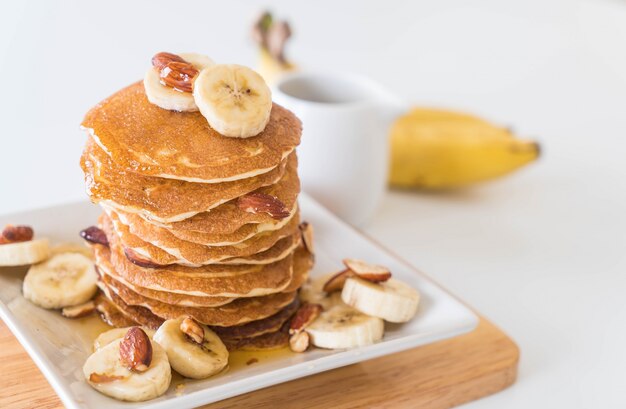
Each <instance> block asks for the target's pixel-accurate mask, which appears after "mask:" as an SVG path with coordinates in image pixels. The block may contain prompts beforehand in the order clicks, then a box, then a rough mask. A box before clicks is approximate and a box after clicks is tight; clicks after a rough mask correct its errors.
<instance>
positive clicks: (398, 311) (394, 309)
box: [341, 277, 420, 323]
mask: <svg viewBox="0 0 626 409" xmlns="http://www.w3.org/2000/svg"><path fill="white" fill-rule="evenodd" d="M341 299H342V300H343V302H345V303H346V304H348V305H350V306H352V307H354V308H356V309H357V310H359V311H361V312H363V313H365V314H368V315H371V316H374V317H379V318H382V319H384V320H385V321H389V322H398V323H400V322H407V321H409V320H410V319H411V318H413V317H414V316H415V314H416V313H417V307H418V305H419V300H420V295H419V292H418V291H417V290H415V289H414V288H412V287H410V286H409V285H408V284H406V283H404V282H402V281H400V280H396V279H393V278H391V279H389V280H387V281H384V282H379V283H373V282H370V281H367V280H364V279H362V278H358V277H351V278H348V279H347V280H346V282H345V284H344V286H343V290H342V291H341Z"/></svg>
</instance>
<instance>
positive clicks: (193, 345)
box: [154, 317, 228, 379]
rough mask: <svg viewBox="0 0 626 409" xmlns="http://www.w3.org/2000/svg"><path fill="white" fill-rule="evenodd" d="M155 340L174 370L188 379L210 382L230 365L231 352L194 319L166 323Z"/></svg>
mask: <svg viewBox="0 0 626 409" xmlns="http://www.w3.org/2000/svg"><path fill="white" fill-rule="evenodd" d="M154 340H155V342H158V343H159V344H160V345H161V346H162V347H163V348H164V349H165V351H166V353H167V357H168V359H169V361H170V364H171V365H172V368H174V370H175V371H176V372H178V373H179V374H181V375H183V376H185V377H187V378H194V379H204V378H208V377H209V376H211V375H215V374H216V373H218V372H220V371H221V370H222V369H224V367H225V366H226V365H227V364H228V350H227V349H226V346H224V344H223V343H222V341H221V340H220V338H219V337H218V336H217V335H216V334H215V333H214V332H213V331H211V330H210V329H209V328H208V327H207V326H206V325H202V324H200V323H198V322H197V321H195V320H194V319H193V318H191V317H181V318H178V319H173V320H167V321H165V322H164V323H163V324H162V325H161V326H160V327H159V329H158V330H157V332H156V333H155V334H154Z"/></svg>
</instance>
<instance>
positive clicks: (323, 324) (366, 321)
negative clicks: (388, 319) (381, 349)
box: [305, 304, 385, 349]
mask: <svg viewBox="0 0 626 409" xmlns="http://www.w3.org/2000/svg"><path fill="white" fill-rule="evenodd" d="M384 330H385V326H384V322H383V320H381V319H380V318H376V317H371V316H369V315H365V314H363V313H362V312H359V311H357V310H355V309H354V308H352V307H350V306H347V305H341V304H340V305H335V306H333V307H331V308H330V309H328V310H326V311H324V312H322V313H321V314H320V316H319V317H317V319H315V321H313V322H312V323H311V324H310V325H309V326H308V327H306V330H305V331H306V332H308V333H309V335H310V338H311V342H312V343H313V345H315V346H317V347H320V348H328V349H343V348H354V347H360V346H364V345H370V344H373V343H375V342H378V341H380V340H381V339H382V338H383V333H384Z"/></svg>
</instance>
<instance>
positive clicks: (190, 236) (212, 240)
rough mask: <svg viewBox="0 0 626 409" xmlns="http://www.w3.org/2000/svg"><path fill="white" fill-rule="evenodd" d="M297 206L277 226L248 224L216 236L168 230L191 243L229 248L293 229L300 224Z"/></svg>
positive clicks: (214, 234) (198, 232) (213, 234)
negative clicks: (261, 236) (282, 230)
mask: <svg viewBox="0 0 626 409" xmlns="http://www.w3.org/2000/svg"><path fill="white" fill-rule="evenodd" d="M297 206H298V204H297V203H296V205H295V206H294V209H293V210H292V211H291V215H290V216H288V217H286V218H284V219H283V220H281V221H280V222H278V223H277V224H270V223H258V224H257V223H250V224H246V225H244V226H242V227H241V228H239V229H237V230H236V231H234V232H232V233H223V234H219V233H218V234H216V233H206V232H200V231H192V230H172V229H168V230H169V232H170V233H171V234H172V235H174V236H176V237H178V238H179V239H181V240H185V241H191V242H193V243H198V244H202V245H205V246H230V245H234V244H238V243H241V242H243V241H245V240H248V239H251V238H252V237H255V236H260V235H261V234H263V235H265V236H268V235H269V234H271V233H272V232H274V231H276V230H279V229H283V228H286V227H287V226H288V227H289V228H292V229H293V228H294V226H295V225H297V224H298V223H300V217H299V212H298V207H297ZM294 219H295V220H294Z"/></svg>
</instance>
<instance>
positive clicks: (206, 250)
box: [100, 209, 300, 267]
mask: <svg viewBox="0 0 626 409" xmlns="http://www.w3.org/2000/svg"><path fill="white" fill-rule="evenodd" d="M105 210H106V211H107V213H108V215H109V216H110V217H107V216H106V215H102V216H101V218H100V224H101V228H102V229H103V230H104V231H105V233H106V234H107V236H108V235H111V234H117V236H118V237H119V239H120V242H121V243H122V245H123V246H124V247H126V248H131V249H132V250H133V251H135V252H136V253H138V254H140V255H141V256H143V257H145V258H148V259H150V260H152V261H153V262H154V263H155V264H159V265H168V264H182V265H187V266H192V267H198V266H200V265H205V264H217V263H219V264H269V263H273V262H276V261H278V260H282V259H283V258H285V257H287V256H288V255H289V254H290V253H291V252H292V251H293V249H295V248H296V247H297V245H298V243H299V242H300V233H299V231H298V230H297V229H294V228H293V226H291V225H290V226H285V227H284V228H283V229H281V230H278V231H276V232H271V233H268V234H262V235H258V236H253V237H252V238H250V239H248V240H246V241H244V242H242V243H238V244H236V245H231V246H211V247H209V246H204V245H201V244H197V243H192V242H189V241H185V240H181V239H179V238H178V237H176V236H174V235H172V234H171V233H169V232H168V231H167V230H165V229H161V228H156V229H155V228H150V227H148V228H146V227H145V226H142V225H141V221H140V220H141V218H140V217H137V216H135V217H134V219H133V218H132V217H131V218H129V217H127V216H121V213H119V214H118V213H116V212H114V211H111V210H110V209H105ZM122 219H123V220H124V221H126V222H131V225H130V226H132V227H130V226H127V225H126V224H125V223H123V222H122V221H121V220H122ZM137 219H139V220H137ZM296 220H297V219H296ZM296 220H294V223H295V221H296ZM138 222H139V224H137V223H138ZM294 230H295V231H294ZM137 231H140V233H141V234H142V237H141V238H140V237H138V236H137V235H135V234H134V232H137ZM146 234H147V237H146ZM146 239H147V241H146Z"/></svg>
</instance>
